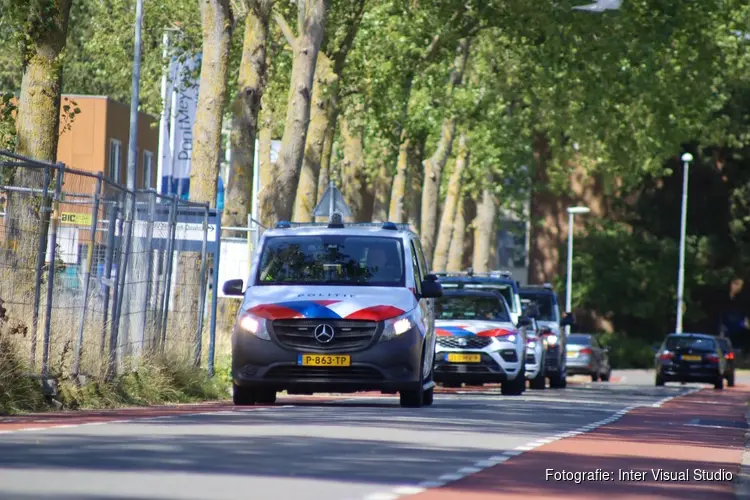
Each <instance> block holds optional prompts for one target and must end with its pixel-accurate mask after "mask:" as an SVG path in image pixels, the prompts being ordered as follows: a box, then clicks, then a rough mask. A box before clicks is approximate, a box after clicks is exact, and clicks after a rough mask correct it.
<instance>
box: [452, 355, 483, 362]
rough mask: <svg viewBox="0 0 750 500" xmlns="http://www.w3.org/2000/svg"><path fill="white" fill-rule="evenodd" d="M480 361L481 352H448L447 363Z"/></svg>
mask: <svg viewBox="0 0 750 500" xmlns="http://www.w3.org/2000/svg"><path fill="white" fill-rule="evenodd" d="M481 361H482V355H481V354H459V353H449V354H448V362H449V363H479V362H481Z"/></svg>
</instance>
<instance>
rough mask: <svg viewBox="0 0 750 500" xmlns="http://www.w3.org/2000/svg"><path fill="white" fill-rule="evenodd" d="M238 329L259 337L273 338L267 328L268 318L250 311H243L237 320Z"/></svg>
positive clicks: (264, 338)
mask: <svg viewBox="0 0 750 500" xmlns="http://www.w3.org/2000/svg"><path fill="white" fill-rule="evenodd" d="M237 330H238V331H240V332H246V333H252V334H253V335H255V336H256V337H258V338H259V339H263V340H271V336H270V335H269V334H268V330H267V329H266V320H265V319H263V318H260V317H258V316H255V315H254V314H250V313H243V314H242V315H241V316H240V318H239V321H238V322H237Z"/></svg>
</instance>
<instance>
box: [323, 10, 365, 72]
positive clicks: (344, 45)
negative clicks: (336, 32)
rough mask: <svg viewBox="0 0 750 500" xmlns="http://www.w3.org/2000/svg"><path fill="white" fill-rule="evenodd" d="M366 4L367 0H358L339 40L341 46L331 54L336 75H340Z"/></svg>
mask: <svg viewBox="0 0 750 500" xmlns="http://www.w3.org/2000/svg"><path fill="white" fill-rule="evenodd" d="M366 4H367V0H359V5H358V8H357V11H356V12H355V13H354V15H353V16H352V19H350V22H349V27H348V29H347V31H346V36H345V37H344V39H343V40H342V41H341V46H340V47H339V48H338V50H337V51H336V52H335V53H333V54H331V56H332V57H331V60H332V61H333V72H334V73H336V74H337V75H340V74H341V72H342V71H343V69H344V68H343V66H344V63H345V62H346V56H347V54H348V53H349V51H350V50H351V48H352V45H354V40H355V39H356V37H357V32H358V31H359V25H360V23H361V22H362V16H364V13H365V5H366Z"/></svg>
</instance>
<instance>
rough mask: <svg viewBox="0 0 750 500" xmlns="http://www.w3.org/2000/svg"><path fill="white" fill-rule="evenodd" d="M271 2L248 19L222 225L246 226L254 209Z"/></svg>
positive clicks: (263, 1)
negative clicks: (255, 173)
mask: <svg viewBox="0 0 750 500" xmlns="http://www.w3.org/2000/svg"><path fill="white" fill-rule="evenodd" d="M270 9H271V1H269V0H261V1H258V2H254V3H253V4H252V5H251V6H250V9H249V10H248V12H247V17H246V18H245V34H244V43H243V46H242V60H241V61H240V73H239V77H238V86H239V89H238V92H237V96H236V97H235V99H234V103H233V106H232V108H233V109H232V165H231V170H230V172H231V174H230V175H231V178H230V179H229V182H228V187H227V195H226V205H225V207H224V214H223V216H222V225H225V226H238V227H241V226H245V225H246V224H247V216H248V214H249V213H250V211H251V210H252V200H253V197H254V196H257V195H258V193H253V167H254V164H253V162H254V159H255V138H256V136H257V135H258V114H259V111H260V103H261V98H262V96H263V92H264V90H265V87H266V47H267V43H268V29H269V20H270V12H271V11H270Z"/></svg>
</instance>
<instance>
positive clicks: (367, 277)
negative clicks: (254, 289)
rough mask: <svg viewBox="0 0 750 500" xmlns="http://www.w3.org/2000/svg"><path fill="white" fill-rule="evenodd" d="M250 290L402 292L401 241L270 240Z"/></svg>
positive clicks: (350, 238)
mask: <svg viewBox="0 0 750 500" xmlns="http://www.w3.org/2000/svg"><path fill="white" fill-rule="evenodd" d="M262 252H263V253H262V254H261V258H260V262H259V268H258V269H259V271H258V276H257V278H256V285H261V286H263V285H329V286H336V285H346V286H404V283H405V279H404V265H403V262H404V259H403V255H404V252H403V247H402V245H401V240H399V239H397V238H387V237H380V236H347V235H340V234H331V235H328V234H326V235H314V236H312V235H310V236H307V235H304V236H274V237H271V238H268V239H267V240H266V242H265V245H264V246H263V251H262Z"/></svg>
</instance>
